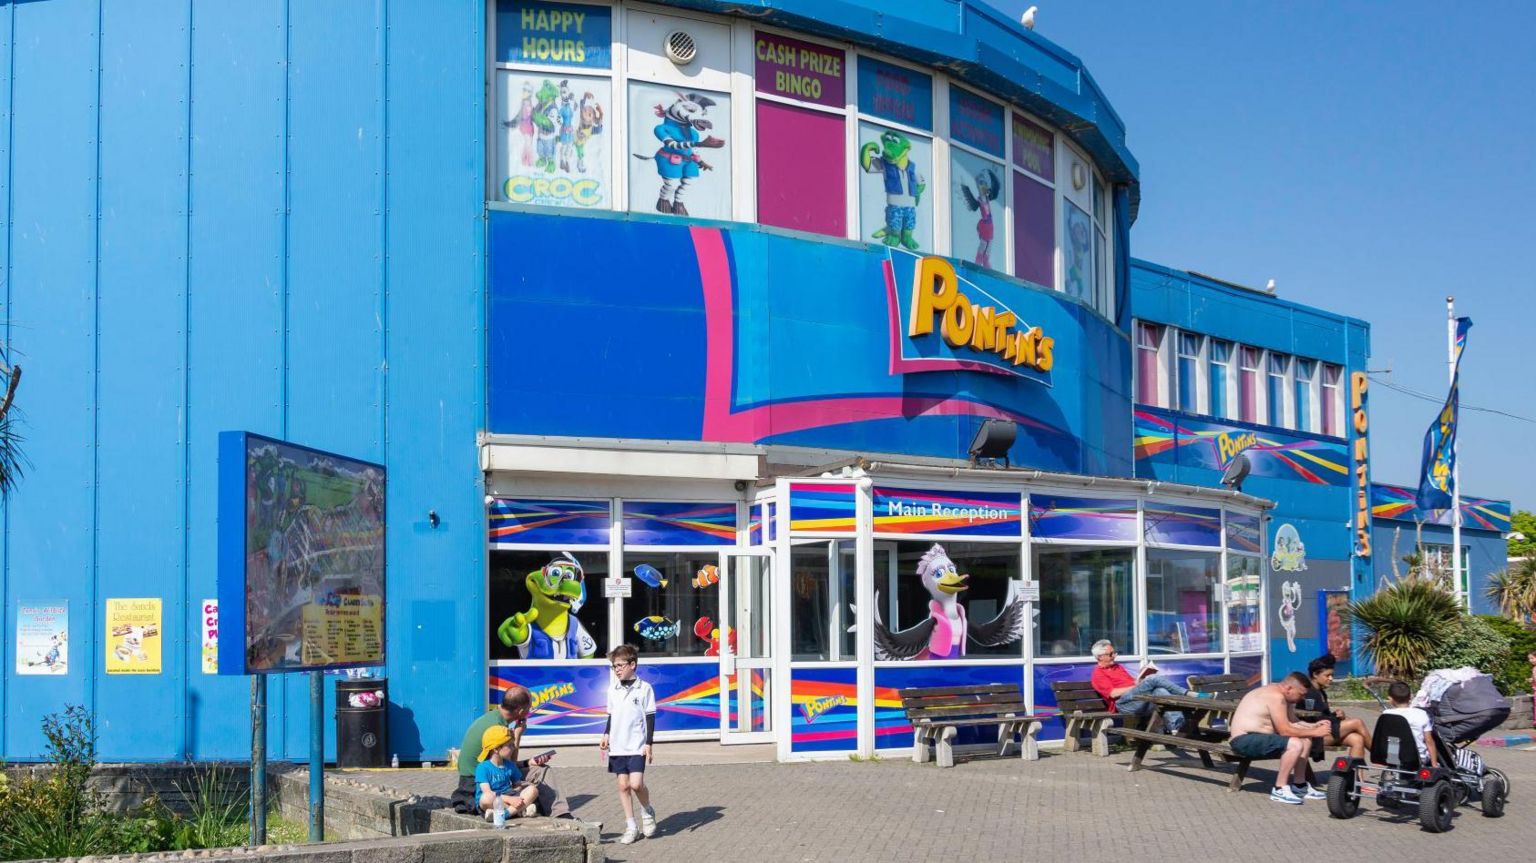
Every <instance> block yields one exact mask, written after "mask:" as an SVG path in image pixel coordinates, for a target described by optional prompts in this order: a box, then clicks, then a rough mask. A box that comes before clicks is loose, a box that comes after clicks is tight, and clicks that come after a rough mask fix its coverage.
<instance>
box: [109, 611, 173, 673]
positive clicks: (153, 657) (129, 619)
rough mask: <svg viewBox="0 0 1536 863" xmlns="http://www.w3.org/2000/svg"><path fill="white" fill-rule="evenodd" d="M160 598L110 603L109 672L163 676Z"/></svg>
mask: <svg viewBox="0 0 1536 863" xmlns="http://www.w3.org/2000/svg"><path fill="white" fill-rule="evenodd" d="M164 640H165V639H164V637H163V636H162V630H161V627H160V600H159V599H108V600H107V640H106V645H107V673H108V674H159V673H160V653H161V649H160V646H161V644H162V643H163V642H164Z"/></svg>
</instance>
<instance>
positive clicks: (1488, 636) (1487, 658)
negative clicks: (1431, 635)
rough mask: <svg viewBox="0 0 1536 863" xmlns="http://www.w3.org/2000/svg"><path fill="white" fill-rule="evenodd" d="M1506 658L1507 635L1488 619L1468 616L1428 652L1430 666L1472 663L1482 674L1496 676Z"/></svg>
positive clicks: (1507, 653)
mask: <svg viewBox="0 0 1536 863" xmlns="http://www.w3.org/2000/svg"><path fill="white" fill-rule="evenodd" d="M1508 661H1509V638H1508V637H1507V636H1505V635H1504V634H1503V633H1501V632H1499V631H1498V630H1496V629H1494V628H1493V627H1492V626H1489V625H1488V623H1487V621H1484V620H1482V619H1480V618H1477V617H1472V616H1470V615H1468V616H1465V617H1461V618H1458V619H1457V620H1456V623H1455V624H1454V625H1452V627H1451V633H1450V635H1449V636H1448V637H1447V638H1446V640H1445V641H1444V642H1442V643H1441V645H1440V646H1439V647H1438V648H1436V649H1435V651H1434V652H1433V653H1431V654H1430V655H1429V660H1428V662H1427V667H1429V668H1463V667H1465V666H1471V667H1473V668H1476V669H1477V670H1478V671H1481V672H1483V673H1484V674H1490V675H1495V674H1497V673H1498V671H1499V669H1501V668H1503V667H1504V664H1505V663H1506V662H1508Z"/></svg>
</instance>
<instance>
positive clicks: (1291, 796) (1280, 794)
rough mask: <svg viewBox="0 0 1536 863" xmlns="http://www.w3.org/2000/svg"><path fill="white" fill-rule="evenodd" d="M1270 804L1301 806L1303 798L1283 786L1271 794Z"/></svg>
mask: <svg viewBox="0 0 1536 863" xmlns="http://www.w3.org/2000/svg"><path fill="white" fill-rule="evenodd" d="M1269 802H1271V803H1289V804H1291V805H1292V806H1300V805H1301V798H1300V797H1298V796H1296V792H1295V791H1292V790H1291V788H1290V786H1288V785H1282V786H1280V787H1279V788H1276V789H1274V790H1273V791H1271V792H1269Z"/></svg>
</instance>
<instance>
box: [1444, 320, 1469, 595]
mask: <svg viewBox="0 0 1536 863" xmlns="http://www.w3.org/2000/svg"><path fill="white" fill-rule="evenodd" d="M1445 333H1446V366H1447V368H1448V369H1449V371H1448V376H1449V378H1450V383H1451V384H1452V385H1453V386H1454V385H1455V383H1456V298H1455V297H1446V298H1445ZM1458 413H1460V411H1458ZM1459 419H1460V418H1459V417H1458V422H1457V425H1458V426H1460V425H1461V423H1460V422H1459ZM1459 449H1461V429H1459V428H1458V429H1457V430H1456V439H1455V442H1454V443H1452V444H1451V452H1450V457H1451V464H1453V465H1455V467H1453V468H1452V469H1451V573H1452V576H1453V578H1454V579H1455V586H1454V591H1453V593H1454V595H1455V597H1456V604H1457V605H1458V606H1461V605H1465V604H1466V600H1465V599H1464V598H1463V597H1462V595H1461V583H1462V582H1461V580H1462V573H1461V459H1459V458H1457V457H1456V454H1457V452H1456V451H1457V450H1459Z"/></svg>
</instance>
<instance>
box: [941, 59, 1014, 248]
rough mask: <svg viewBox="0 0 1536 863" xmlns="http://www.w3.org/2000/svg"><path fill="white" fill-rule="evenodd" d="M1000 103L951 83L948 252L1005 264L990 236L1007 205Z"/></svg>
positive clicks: (997, 246)
mask: <svg viewBox="0 0 1536 863" xmlns="http://www.w3.org/2000/svg"><path fill="white" fill-rule="evenodd" d="M1003 116H1004V112H1003V108H1002V106H1001V105H998V104H995V103H993V102H992V101H990V100H988V99H983V98H982V97H980V96H977V95H975V94H974V93H971V92H970V91H969V90H962V89H961V88H959V87H950V88H949V141H950V148H949V188H950V201H949V230H950V241H949V244H950V245H949V253H950V254H951V255H952V256H954V257H956V258H959V259H960V260H962V261H972V262H974V263H975V264H976V265H977V266H979V267H987V268H989V269H994V270H1001V269H1003V267H1004V260H1003V258H1004V254H1003V246H1004V244H1003V243H997V244H994V243H993V242H992V238H993V236H994V235H995V233H996V230H997V224H998V223H1001V222H1002V221H1003V214H1004V212H1006V209H1007V202H1008V198H1007V195H1006V191H1007V184H1005V183H1004V182H1003V176H1004V175H1005V174H1006V169H1005V168H1004V167H1003V155H1004V153H1005V151H1006V149H1007V141H1006V139H1005V138H1004V136H1005V134H1006V131H1005V129H1004V127H1003V126H1004V124H1003Z"/></svg>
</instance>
